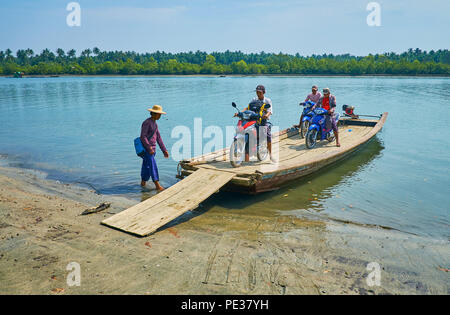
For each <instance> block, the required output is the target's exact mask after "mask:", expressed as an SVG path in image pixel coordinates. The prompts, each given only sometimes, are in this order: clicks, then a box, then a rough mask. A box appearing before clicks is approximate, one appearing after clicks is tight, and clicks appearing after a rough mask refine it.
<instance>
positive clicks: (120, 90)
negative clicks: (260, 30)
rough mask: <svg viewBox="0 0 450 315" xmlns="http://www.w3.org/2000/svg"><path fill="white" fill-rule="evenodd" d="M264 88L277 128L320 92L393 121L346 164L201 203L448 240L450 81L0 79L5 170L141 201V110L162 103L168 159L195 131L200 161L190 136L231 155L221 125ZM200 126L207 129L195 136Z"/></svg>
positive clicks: (163, 168) (164, 176)
mask: <svg viewBox="0 0 450 315" xmlns="http://www.w3.org/2000/svg"><path fill="white" fill-rule="evenodd" d="M258 84H263V85H265V86H266V90H267V93H266V96H267V97H269V98H271V99H272V102H273V112H274V115H273V118H272V120H271V121H272V123H273V124H274V125H276V126H279V128H280V129H284V128H286V127H290V126H292V124H294V123H297V122H298V117H299V112H300V107H299V106H298V103H299V102H300V101H303V100H304V98H305V97H306V95H307V94H308V93H309V91H310V88H311V86H312V85H313V84H316V85H318V86H319V87H320V88H323V87H329V88H330V89H331V91H332V93H333V94H334V95H336V98H337V103H338V109H339V110H340V109H341V107H342V105H343V104H351V105H354V106H356V112H357V113H361V114H369V115H378V114H380V113H382V112H385V111H387V112H389V117H388V120H387V122H386V125H385V127H384V128H383V130H382V131H381V132H380V133H379V134H378V135H377V136H376V138H374V139H373V141H371V142H370V143H368V144H367V145H365V146H364V148H363V149H362V150H360V151H358V152H357V153H355V154H353V155H352V156H351V157H349V158H347V159H345V160H344V161H341V162H339V163H337V164H335V165H333V166H331V167H327V168H326V169H324V170H322V171H320V172H318V173H316V174H313V175H311V176H309V177H308V178H305V179H301V180H299V181H296V182H293V183H291V184H289V185H287V186H285V187H283V188H282V189H280V190H278V191H276V192H269V193H265V194H261V195H257V196H244V195H239V194H234V193H220V194H216V195H214V196H213V197H211V198H210V199H208V200H207V201H206V205H208V209H209V210H208V211H218V212H221V211H243V212H246V213H255V214H260V215H267V216H269V217H273V216H278V215H282V214H283V215H284V214H290V215H296V216H297V215H298V216H301V215H303V214H312V215H314V216H319V217H322V218H327V219H336V220H344V221H351V222H355V223H358V224H359V223H360V224H372V225H380V226H384V227H389V228H393V229H397V230H400V231H403V232H407V233H412V234H416V235H422V236H431V237H433V238H438V239H447V240H448V239H449V238H450V233H449V224H450V216H449V212H450V211H449V209H450V206H449V205H450V190H449V187H450V185H449V184H450V180H449V164H450V163H449V162H450V131H449V128H448V119H449V118H450V108H449V106H448V104H449V103H450V78H397V77H358V78H351V77H59V78H23V79H12V78H0V126H1V128H0V154H1V159H0V162H2V164H4V165H11V166H16V167H24V168H31V169H38V170H41V171H44V172H45V173H46V174H48V178H50V179H57V180H60V181H64V182H72V183H80V184H84V185H89V186H91V187H95V189H96V190H97V191H98V192H99V193H102V194H119V195H124V196H127V197H129V198H134V199H143V198H146V197H148V196H149V195H152V194H153V193H154V191H152V190H150V191H149V189H144V190H142V189H141V188H140V186H139V182H140V164H141V160H140V158H138V157H137V156H136V155H135V152H134V147H133V139H134V138H135V137H137V136H139V132H140V127H141V123H142V122H143V121H144V120H145V119H146V118H147V117H148V112H147V111H146V109H147V108H148V107H150V106H152V105H153V104H161V105H162V106H163V108H164V110H165V111H166V112H167V113H168V114H167V115H165V116H163V117H162V118H161V120H160V121H159V122H158V124H159V129H160V132H161V135H162V137H163V140H164V143H165V145H166V147H167V148H168V149H169V152H171V148H172V147H173V145H174V144H175V143H177V141H179V139H180V138H179V135H177V134H176V132H175V133H173V132H174V130H179V128H180V126H185V127H187V128H188V129H189V130H192V134H191V140H192V141H191V153H192V154H194V153H195V152H198V150H201V149H202V146H201V145H200V149H199V147H198V146H197V147H195V146H194V142H195V141H194V138H195V135H197V137H198V136H199V135H200V138H201V133H202V132H205V131H206V130H207V128H208V127H210V126H217V127H219V128H220V129H221V130H223V138H221V139H220V141H219V144H218V145H217V146H220V145H227V141H229V139H227V138H226V126H234V124H235V123H236V120H235V119H234V118H232V116H233V114H234V112H235V111H234V109H233V108H232V107H231V102H232V101H234V102H236V103H237V104H238V105H239V106H240V107H241V108H242V107H244V105H246V104H247V103H248V102H249V101H250V100H251V98H253V97H254V96H255V92H254V89H255V87H256V85H258ZM194 118H197V123H198V122H199V121H200V120H199V119H201V125H202V126H201V129H200V130H201V131H200V133H197V134H195V132H194V121H195V120H194ZM197 126H198V124H197ZM217 127H216V128H217ZM181 128H183V127H181ZM185 129H186V128H185ZM197 130H198V129H197ZM207 142H208V138H207V137H205V138H204V139H203V145H205V144H206V143H207ZM213 149H219V147H217V148H213ZM175 153H176V152H175ZM156 158H157V162H158V166H159V173H160V177H161V183H162V184H163V185H164V186H170V185H172V184H174V183H176V181H177V180H176V178H175V174H176V166H177V161H176V160H174V159H173V158H170V159H164V158H163V155H162V153H161V152H160V151H158V153H157V157H156ZM149 186H150V188H151V184H150V185H149Z"/></svg>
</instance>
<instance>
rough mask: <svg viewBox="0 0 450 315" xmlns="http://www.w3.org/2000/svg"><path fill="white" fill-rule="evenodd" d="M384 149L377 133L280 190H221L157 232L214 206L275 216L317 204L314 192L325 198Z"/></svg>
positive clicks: (371, 163)
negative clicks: (354, 148)
mask: <svg viewBox="0 0 450 315" xmlns="http://www.w3.org/2000/svg"><path fill="white" fill-rule="evenodd" d="M383 149H384V145H383V143H382V140H380V139H379V137H378V136H376V137H374V138H373V139H371V140H370V141H368V142H367V143H365V144H363V145H362V146H361V147H360V148H359V149H358V150H357V151H355V152H353V153H352V154H350V155H348V156H346V157H345V158H343V159H341V160H339V161H337V162H335V163H332V164H330V165H328V166H326V167H324V168H322V169H320V170H318V171H316V172H314V173H312V174H310V175H307V176H305V177H302V178H300V179H297V180H293V181H291V182H289V183H287V184H285V185H283V186H282V187H281V188H280V189H278V190H275V191H269V192H264V193H260V194H257V195H245V194H241V193H238V192H230V191H220V192H218V193H216V194H214V195H212V196H211V197H209V198H208V199H206V200H205V201H204V202H202V203H201V204H200V206H199V207H198V208H197V209H195V210H192V211H188V212H186V213H184V214H183V215H181V216H180V217H178V218H176V219H175V220H172V221H171V222H169V223H167V224H166V225H164V226H162V227H160V228H159V229H158V230H157V231H156V232H159V231H162V230H165V229H167V228H170V227H173V226H176V225H178V224H181V223H183V222H187V221H189V220H191V219H193V218H195V217H197V216H200V215H202V214H204V213H206V212H208V211H210V210H212V211H215V210H217V211H222V212H225V213H226V212H228V211H233V212H234V213H236V211H245V212H246V214H254V215H258V216H267V217H272V218H273V217H275V216H279V214H278V211H279V210H283V211H289V210H298V209H312V208H315V207H316V205H315V203H316V202H317V201H316V200H315V199H314V198H311V195H312V194H314V195H317V196H320V198H321V199H322V200H323V199H324V198H327V197H329V196H330V191H331V190H332V188H333V187H336V186H338V185H341V184H343V183H345V182H347V181H350V180H352V178H353V177H354V176H355V175H356V174H358V173H359V172H361V171H362V170H364V169H366V168H369V167H372V166H373V162H374V161H375V160H377V159H379V158H380V157H382V152H383ZM319 211H320V210H319ZM156 232H155V233H156Z"/></svg>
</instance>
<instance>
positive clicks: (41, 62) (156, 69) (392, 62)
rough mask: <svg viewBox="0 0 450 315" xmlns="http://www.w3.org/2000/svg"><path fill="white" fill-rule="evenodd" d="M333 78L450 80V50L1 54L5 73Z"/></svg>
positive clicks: (26, 51) (0, 67) (0, 70)
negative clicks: (425, 77)
mask: <svg viewBox="0 0 450 315" xmlns="http://www.w3.org/2000/svg"><path fill="white" fill-rule="evenodd" d="M17 71H22V72H25V73H26V74H35V75H49V74H74V75H76V74H124V75H132V74H311V75H314V74H319V75H321V74H322V75H323V74H331V75H339V74H340V75H364V74H367V75H370V74H387V75H450V51H449V50H447V49H445V50H438V51H433V50H432V51H429V52H427V51H422V50H420V49H415V50H413V49H409V50H408V51H406V52H404V53H401V54H396V53H392V52H391V53H385V54H376V55H372V54H369V55H368V56H352V55H349V54H344V55H333V54H328V55H326V54H325V55H312V56H308V57H304V56H301V55H299V54H296V55H289V54H283V53H278V54H274V53H265V52H260V53H250V54H245V53H243V52H241V51H235V52H231V51H225V52H213V53H211V54H208V53H206V52H201V51H197V52H187V53H166V52H160V51H157V52H154V53H144V54H140V53H136V52H133V51H127V52H123V51H101V50H100V49H98V48H94V49H92V50H91V49H85V50H83V51H82V52H81V53H80V54H79V55H78V56H77V53H76V51H75V50H74V49H71V50H69V51H67V52H65V51H64V50H63V49H61V48H58V49H57V50H56V51H55V52H52V51H50V50H49V49H44V50H43V51H42V52H41V53H40V54H35V53H34V52H33V50H31V49H20V50H18V51H17V52H16V54H15V55H14V54H13V52H12V51H11V50H10V49H6V50H5V51H0V74H3V75H11V74H13V73H15V72H17Z"/></svg>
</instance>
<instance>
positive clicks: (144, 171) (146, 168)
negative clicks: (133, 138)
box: [141, 150, 159, 182]
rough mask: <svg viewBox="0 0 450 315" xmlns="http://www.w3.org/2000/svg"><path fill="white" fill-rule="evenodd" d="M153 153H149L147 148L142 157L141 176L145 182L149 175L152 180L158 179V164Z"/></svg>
mask: <svg viewBox="0 0 450 315" xmlns="http://www.w3.org/2000/svg"><path fill="white" fill-rule="evenodd" d="M155 155H156V152H155V154H149V153H148V152H147V150H146V151H145V155H144V157H143V158H142V168H141V178H142V180H143V181H144V182H147V181H148V180H149V179H150V177H151V178H152V180H153V181H159V174H158V166H157V165H156V161H155Z"/></svg>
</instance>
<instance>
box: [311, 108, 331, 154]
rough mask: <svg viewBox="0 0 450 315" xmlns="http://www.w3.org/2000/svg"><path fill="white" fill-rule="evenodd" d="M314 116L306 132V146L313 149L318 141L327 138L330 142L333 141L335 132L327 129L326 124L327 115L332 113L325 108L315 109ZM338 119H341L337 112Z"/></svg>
mask: <svg viewBox="0 0 450 315" xmlns="http://www.w3.org/2000/svg"><path fill="white" fill-rule="evenodd" d="M313 112H314V116H313V117H312V119H311V124H310V125H309V128H308V132H307V133H306V136H305V138H306V147H307V148H308V149H312V148H314V147H315V146H316V143H317V141H322V140H325V139H327V140H328V141H329V142H333V141H334V139H335V137H334V132H333V129H331V128H330V129H327V128H326V125H325V115H330V113H329V112H328V111H327V110H326V109H323V108H316V109H314V111H313ZM335 115H336V120H337V121H338V120H339V114H338V113H336V114H335Z"/></svg>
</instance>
